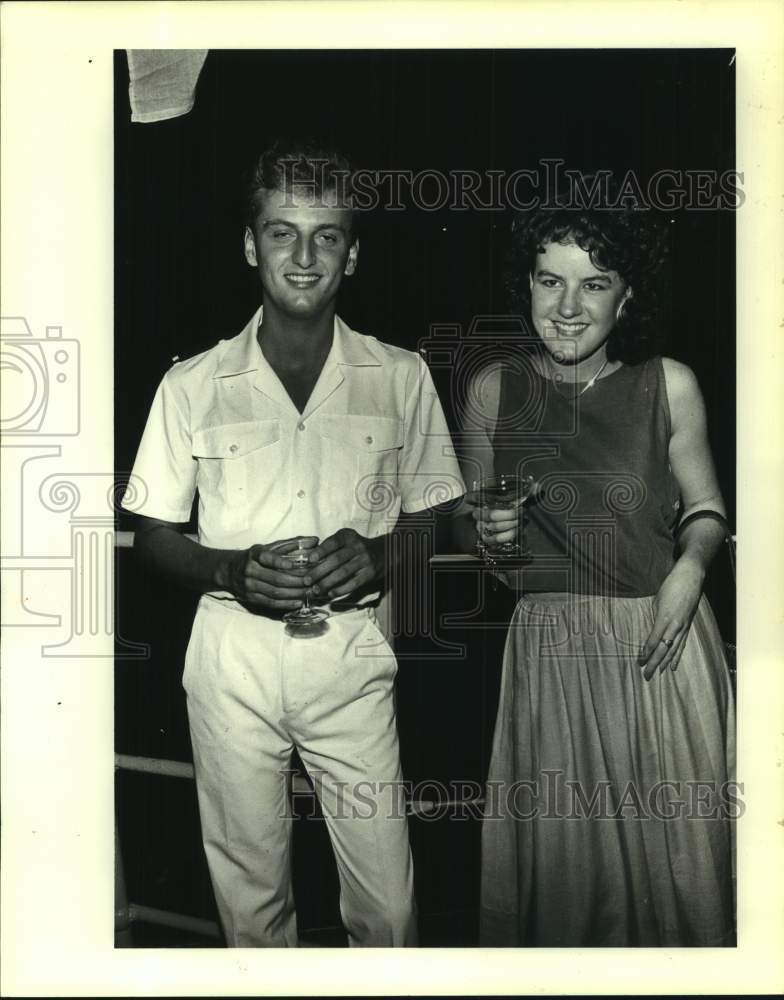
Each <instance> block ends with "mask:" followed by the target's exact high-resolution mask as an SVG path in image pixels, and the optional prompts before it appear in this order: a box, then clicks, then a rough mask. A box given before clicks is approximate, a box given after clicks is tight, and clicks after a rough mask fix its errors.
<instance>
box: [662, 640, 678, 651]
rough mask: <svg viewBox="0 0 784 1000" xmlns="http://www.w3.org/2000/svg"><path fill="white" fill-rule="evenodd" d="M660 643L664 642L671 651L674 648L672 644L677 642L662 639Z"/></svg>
mask: <svg viewBox="0 0 784 1000" xmlns="http://www.w3.org/2000/svg"><path fill="white" fill-rule="evenodd" d="M659 641H660V642H663V643H664V645H665V646H666V647H667V649H671V648H672V644H673V643H674V642H675V640H674V639H660V640H659Z"/></svg>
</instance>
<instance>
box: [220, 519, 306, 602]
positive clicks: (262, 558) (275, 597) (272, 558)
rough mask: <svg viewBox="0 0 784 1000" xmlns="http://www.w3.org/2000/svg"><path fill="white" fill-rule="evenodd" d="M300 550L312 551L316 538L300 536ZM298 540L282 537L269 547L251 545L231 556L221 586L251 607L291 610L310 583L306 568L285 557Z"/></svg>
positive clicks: (296, 545)
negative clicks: (223, 582)
mask: <svg viewBox="0 0 784 1000" xmlns="http://www.w3.org/2000/svg"><path fill="white" fill-rule="evenodd" d="M301 541H302V548H303V549H309V550H313V549H314V548H315V546H316V543H317V542H318V538H315V537H313V536H301ZM299 542H300V538H286V539H282V540H281V541H278V542H271V543H270V544H269V545H251V547H250V548H249V549H243V550H242V551H240V552H236V553H233V554H232V557H231V558H230V560H229V563H228V566H227V571H226V575H225V584H224V585H225V586H226V589H227V590H229V591H230V592H231V593H232V594H233V595H234V596H235V597H236V598H237V600H238V601H242V602H243V603H244V604H247V605H249V606H250V607H252V608H259V609H260V610H263V609H264V608H270V609H273V610H275V611H295V610H296V609H297V608H299V607H300V606H301V605H302V601H303V598H304V596H305V591H306V590H307V588H308V586H309V585H310V583H311V576H310V571H309V569H308V568H307V567H304V568H301V567H298V566H295V564H294V562H293V561H292V560H291V559H290V558H287V557H288V556H289V555H290V554H291V553H292V552H296V551H297V549H298V548H299Z"/></svg>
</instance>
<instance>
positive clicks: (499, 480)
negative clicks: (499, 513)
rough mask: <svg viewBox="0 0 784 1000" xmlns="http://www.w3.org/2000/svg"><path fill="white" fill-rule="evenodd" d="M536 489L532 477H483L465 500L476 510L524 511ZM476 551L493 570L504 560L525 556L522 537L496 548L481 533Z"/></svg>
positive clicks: (496, 545)
mask: <svg viewBox="0 0 784 1000" xmlns="http://www.w3.org/2000/svg"><path fill="white" fill-rule="evenodd" d="M533 488H534V477H533V476H517V475H506V473H501V474H500V475H497V476H483V477H482V478H481V479H479V480H475V481H474V483H473V485H472V489H471V492H470V493H469V494H468V495H467V496H466V499H467V500H468V502H469V503H472V504H474V505H475V506H477V507H489V508H492V509H498V508H502V509H506V510H514V509H517V508H518V507H522V505H523V504H524V503H525V501H526V500H527V499H528V497H529V496H530V495H531V493H532V492H533ZM483 523H486V522H483ZM476 550H477V554H478V555H479V557H480V558H481V559H483V560H484V562H485V563H487V564H488V565H490V566H494V565H495V564H496V563H498V562H503V561H504V560H512V559H520V558H521V557H522V554H523V552H522V547H521V545H520V542H519V535H518V537H517V538H514V539H511V540H510V541H507V542H498V543H496V544H493V543H492V542H488V541H487V537H486V535H483V534H482V532H479V533H478V534H477V541H476Z"/></svg>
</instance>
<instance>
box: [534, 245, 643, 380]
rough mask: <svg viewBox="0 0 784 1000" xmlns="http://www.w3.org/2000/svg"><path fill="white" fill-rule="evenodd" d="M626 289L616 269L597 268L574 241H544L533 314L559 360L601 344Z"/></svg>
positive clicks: (574, 358) (572, 360)
mask: <svg viewBox="0 0 784 1000" xmlns="http://www.w3.org/2000/svg"><path fill="white" fill-rule="evenodd" d="M629 295H630V290H629V289H627V287H626V285H625V284H624V283H623V281H622V280H621V278H620V277H619V275H618V273H617V272H616V271H604V270H602V269H601V268H598V267H597V266H596V265H595V264H593V263H592V262H591V258H590V256H589V255H588V253H587V251H585V250H582V249H581V248H580V247H579V246H578V245H577V244H576V243H545V244H544V253H540V254H537V255H536V264H535V267H534V272H533V274H532V275H531V316H532V318H533V322H534V326H535V328H536V332H537V333H538V334H539V336H540V337H541V339H542V342H543V343H544V345H545V347H546V348H547V350H548V351H549V352H550V354H551V355H552V356H553V358H554V359H555V360H556V361H558V362H559V363H566V364H576V363H578V362H580V361H583V360H585V359H586V358H590V357H591V356H592V355H594V354H595V353H596V352H597V351H600V350H601V349H603V347H604V344H605V343H606V341H607V338H608V337H609V335H610V331H611V330H612V328H613V327H614V326H615V323H616V315H617V311H618V306H619V305H620V304H621V302H622V301H623V300H624V299H626V298H628V296H629Z"/></svg>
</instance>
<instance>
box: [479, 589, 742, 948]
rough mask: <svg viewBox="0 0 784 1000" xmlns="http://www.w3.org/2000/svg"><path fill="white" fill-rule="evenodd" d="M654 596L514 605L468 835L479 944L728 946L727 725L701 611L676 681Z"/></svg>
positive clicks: (734, 807) (722, 672)
mask: <svg viewBox="0 0 784 1000" xmlns="http://www.w3.org/2000/svg"><path fill="white" fill-rule="evenodd" d="M652 625H653V598H648V597H645V598H603V597H593V596H589V597H585V596H581V595H569V594H546V595H536V596H535V597H531V598H528V597H524V598H523V599H522V600H521V601H520V602H519V603H518V605H517V608H516V609H515V613H514V615H513V617H512V621H511V624H510V628H509V635H508V638H507V643H506V650H505V654H504V667H503V679H502V683H501V695H500V702H499V709H498V717H497V722H496V729H495V735H494V740H493V753H492V759H491V764H490V772H489V776H488V785H487V796H486V805H485V818H484V822H483V827H482V889H481V913H480V944H481V945H483V946H488V947H504V946H523V945H530V946H534V947H536V946H559V947H578V946H589V945H604V946H615V947H626V946H634V945H640V946H646V947H652V946H671V947H676V946H695V945H703V946H720V945H732V944H734V902H733V899H734V891H733V868H734V865H733V861H734V822H733V819H734V818H735V817H736V816H737V815H739V812H740V810H741V809H742V805H741V804H740V803H739V798H740V797H739V794H738V791H737V786H736V785H735V784H734V778H735V769H734V748H735V715H734V698H733V694H732V690H731V687H730V676H729V672H728V668H727V663H726V659H725V656H724V648H723V645H722V642H721V638H720V636H719V632H718V628H717V626H716V621H715V619H714V617H713V613H712V611H711V609H710V607H709V605H708V603H707V601H706V600H705V599H704V598H703V599H702V601H701V602H700V606H699V608H698V611H697V614H696V616H695V618H694V621H693V623H692V626H691V630H690V633H689V636H688V638H687V640H686V645H685V648H684V653H683V656H682V658H681V661H680V664H679V666H678V668H677V670H676V671H674V672H673V671H670V670H668V671H667V672H666V673H657V674H656V675H655V676H654V677H653V679H652V680H650V681H646V680H645V679H644V677H643V668H642V667H641V666H640V665H639V663H638V662H637V658H638V656H639V653H640V648H641V646H642V644H643V642H644V641H645V638H646V637H647V635H648V633H649V631H650V629H651V627H652Z"/></svg>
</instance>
